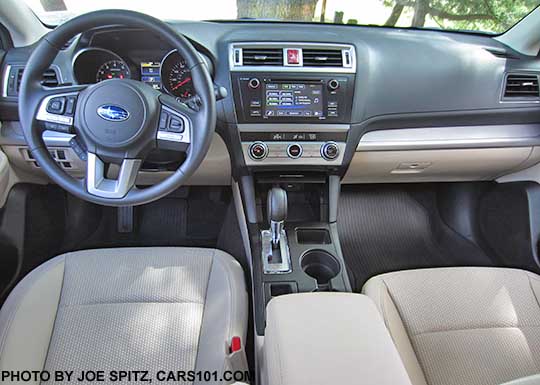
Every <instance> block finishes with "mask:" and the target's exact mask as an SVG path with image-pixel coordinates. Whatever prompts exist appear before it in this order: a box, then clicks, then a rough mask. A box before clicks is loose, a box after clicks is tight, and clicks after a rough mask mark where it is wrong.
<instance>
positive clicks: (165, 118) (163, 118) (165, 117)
mask: <svg viewBox="0 0 540 385" xmlns="http://www.w3.org/2000/svg"><path fill="white" fill-rule="evenodd" d="M168 125H169V114H167V113H166V112H165V111H161V115H160V116H159V129H160V130H161V131H166V130H167V127H168Z"/></svg>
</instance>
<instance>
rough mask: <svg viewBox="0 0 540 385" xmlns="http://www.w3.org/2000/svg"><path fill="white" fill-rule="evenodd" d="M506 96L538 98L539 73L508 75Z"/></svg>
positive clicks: (539, 94) (505, 89) (539, 95)
mask: <svg viewBox="0 0 540 385" xmlns="http://www.w3.org/2000/svg"><path fill="white" fill-rule="evenodd" d="M504 97H505V98H527V99H528V98H538V97H540V93H539V89H538V76H537V75H523V74H510V75H507V76H506V84H505V88H504Z"/></svg>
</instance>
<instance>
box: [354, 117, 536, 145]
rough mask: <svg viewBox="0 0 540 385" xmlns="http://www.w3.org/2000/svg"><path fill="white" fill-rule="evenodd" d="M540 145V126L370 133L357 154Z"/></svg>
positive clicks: (514, 125) (515, 125)
mask: <svg viewBox="0 0 540 385" xmlns="http://www.w3.org/2000/svg"><path fill="white" fill-rule="evenodd" d="M533 145H540V124H513V125H490V126H455V127H428V128H401V129H386V130H376V131H370V132H368V133H366V134H364V135H363V136H362V138H361V139H360V142H359V143H358V146H357V147H356V151H357V152H359V151H395V150H399V151H403V150H433V149H449V148H450V149H452V148H482V147H484V148H486V147H520V146H533Z"/></svg>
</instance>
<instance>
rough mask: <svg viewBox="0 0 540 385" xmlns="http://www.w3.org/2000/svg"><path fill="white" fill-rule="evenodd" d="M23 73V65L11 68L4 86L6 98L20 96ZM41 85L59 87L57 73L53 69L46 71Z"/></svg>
mask: <svg viewBox="0 0 540 385" xmlns="http://www.w3.org/2000/svg"><path fill="white" fill-rule="evenodd" d="M23 73H24V67H23V66H21V65H12V66H10V67H9V74H8V76H7V83H5V84H4V85H3V87H4V89H3V96H4V97H16V96H18V95H19V89H20V88H21V80H22V76H23ZM41 84H42V85H44V86H45V87H57V86H58V85H59V84H60V81H59V79H58V74H57V72H56V71H55V70H54V69H53V68H49V69H48V70H46V71H45V72H44V73H43V78H42V80H41Z"/></svg>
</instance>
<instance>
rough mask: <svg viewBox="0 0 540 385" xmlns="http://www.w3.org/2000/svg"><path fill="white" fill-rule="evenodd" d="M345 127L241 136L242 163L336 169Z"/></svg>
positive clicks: (342, 151) (344, 136)
mask: <svg viewBox="0 0 540 385" xmlns="http://www.w3.org/2000/svg"><path fill="white" fill-rule="evenodd" d="M347 127H348V126H345V127H344V128H341V127H340V129H338V130H336V131H334V132H283V131H278V132H241V135H240V137H241V139H242V151H243V154H244V160H245V162H246V165H248V166H278V165H291V166H293V165H302V166H303V165H308V166H339V165H341V163H342V161H343V155H344V153H345V144H346V138H347ZM334 128H335V127H334Z"/></svg>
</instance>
